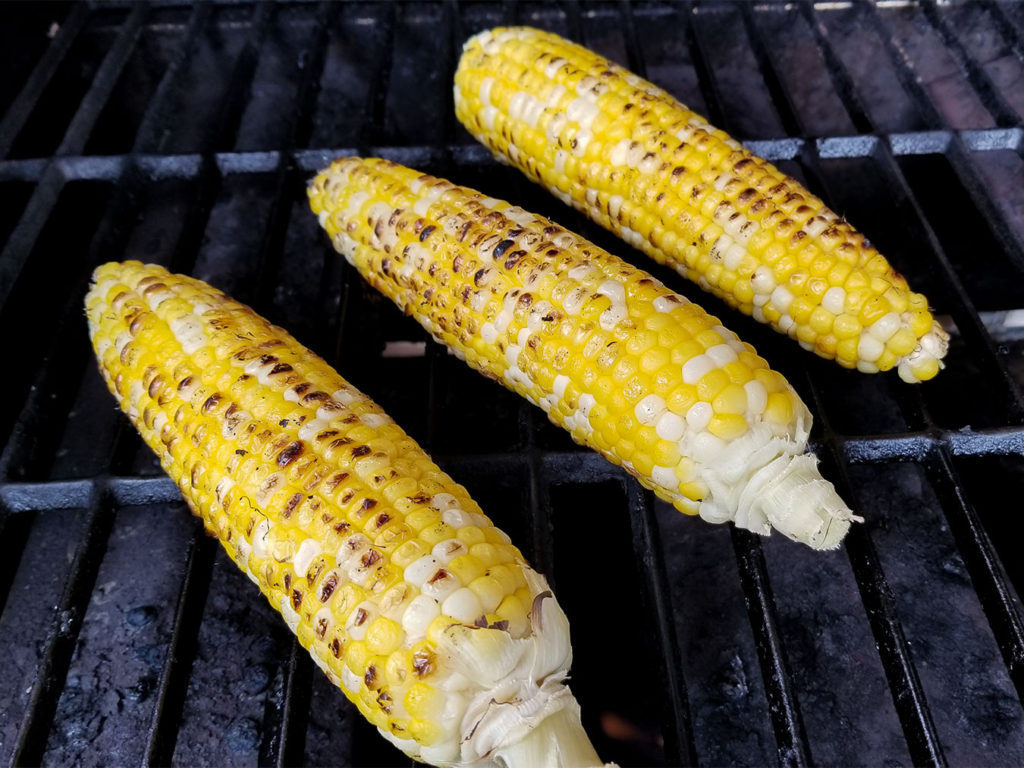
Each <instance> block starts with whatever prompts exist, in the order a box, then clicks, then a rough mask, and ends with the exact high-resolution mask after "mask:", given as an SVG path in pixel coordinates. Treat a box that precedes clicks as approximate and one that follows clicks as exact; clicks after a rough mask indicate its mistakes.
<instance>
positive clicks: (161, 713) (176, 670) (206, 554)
mask: <svg viewBox="0 0 1024 768" xmlns="http://www.w3.org/2000/svg"><path fill="white" fill-rule="evenodd" d="M154 482H156V481H154ZM172 488H174V486H173V484H172ZM176 492H177V488H174V493H172V494H169V495H172V496H174V498H172V499H168V501H175V502H176V501H177V493H176ZM195 529H196V532H195V535H194V536H193V538H192V542H191V544H190V548H189V552H188V558H187V560H186V562H185V577H184V580H183V581H182V586H181V596H180V597H179V599H178V604H177V605H176V606H175V608H174V625H173V629H172V632H171V638H170V641H169V643H168V646H167V655H166V656H165V657H164V663H163V668H162V669H161V670H160V678H159V680H158V682H157V688H156V693H155V694H154V698H155V701H156V704H155V706H154V708H153V717H152V719H151V720H150V723H149V732H148V733H147V734H146V758H145V764H146V765H170V764H171V763H172V762H173V758H174V745H175V741H176V739H177V735H178V726H179V724H180V720H181V712H182V708H183V706H184V702H185V696H186V694H187V691H188V680H189V675H190V672H191V670H192V659H194V658H195V654H196V634H197V632H198V629H199V623H200V621H201V620H202V616H203V607H204V605H205V604H206V596H207V593H208V591H209V586H210V573H211V571H212V569H213V558H214V553H215V551H216V546H217V544H216V542H215V541H214V540H213V539H211V538H209V537H207V536H204V535H203V534H202V531H201V525H199V524H198V522H197V524H196V525H195Z"/></svg>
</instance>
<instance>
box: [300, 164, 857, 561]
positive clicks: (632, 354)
mask: <svg viewBox="0 0 1024 768" xmlns="http://www.w3.org/2000/svg"><path fill="white" fill-rule="evenodd" d="M309 196H310V204H311V207H312V209H313V211H314V213H316V214H317V215H318V216H319V219H320V223H321V224H322V225H323V227H324V228H325V229H326V230H327V232H328V233H329V234H330V236H331V239H332V242H333V243H334V246H335V248H337V249H338V250H339V251H340V252H341V253H342V254H344V256H345V257H346V258H347V259H348V261H349V262H350V263H351V264H353V265H354V266H355V267H356V268H357V269H358V270H359V271H360V273H361V274H362V275H363V277H365V278H366V279H367V281H369V282H370V284H371V285H373V286H374V287H375V288H377V289H378V290H380V291H381V292H382V293H384V294H385V295H386V296H388V297H390V298H391V299H392V300H393V301H394V302H395V303H396V304H398V306H399V307H401V308H402V309H403V310H404V311H405V312H406V313H408V314H410V315H412V316H413V317H415V318H416V320H418V321H419V322H420V323H421V324H422V325H423V326H424V327H425V328H426V329H427V330H428V331H429V332H430V333H431V334H432V335H433V337H434V338H435V339H436V340H437V341H439V342H442V343H444V344H446V345H448V346H449V347H450V348H451V349H452V351H453V352H454V353H455V354H456V355H457V356H459V357H460V358H462V359H464V360H465V361H466V362H467V363H469V365H471V366H472V367H474V368H476V369H477V370H479V371H480V372H481V373H483V374H484V375H485V376H488V377H490V378H492V379H495V380H496V381H499V382H501V383H503V384H504V385H505V386H506V387H508V388H509V389H512V390H513V391H515V392H518V393H519V394H520V395H522V396H524V397H526V398H527V399H529V400H530V401H531V402H532V403H534V404H535V405H538V406H540V407H541V408H543V409H544V410H545V411H546V412H547V414H548V416H549V418H550V419H551V420H552V421H553V422H554V423H555V424H558V425H559V426H562V427H564V428H565V429H567V430H569V432H570V433H571V434H572V436H573V439H574V440H576V441H577V442H579V443H582V444H584V445H588V446H590V447H591V448H594V449H596V450H597V451H599V452H600V453H601V454H603V455H604V456H605V457H607V458H608V459H609V460H611V461H612V462H614V463H615V464H619V465H621V466H623V467H624V468H625V469H626V470H627V471H628V472H630V473H631V474H633V475H635V476H636V477H638V478H639V479H640V482H641V483H643V484H644V485H645V486H646V487H647V488H650V489H652V490H653V491H654V492H655V493H656V494H658V495H659V496H660V497H661V498H663V499H666V500H667V501H670V502H671V503H673V504H674V505H675V506H676V507H677V508H678V509H680V510H681V511H683V512H686V513H689V514H697V513H699V514H700V515H701V516H702V517H703V518H705V519H707V520H710V521H712V522H723V521H726V520H734V521H735V523H736V524H737V525H739V526H740V527H743V528H748V529H750V530H754V531H758V532H760V533H764V534H767V533H769V532H770V530H771V528H772V527H775V528H776V529H778V530H779V531H781V532H782V533H784V534H786V535H787V536H790V537H791V538H794V539H797V540H799V541H802V542H804V543H806V544H809V545H810V546H812V547H815V548H833V547H836V546H838V545H839V542H840V541H841V540H842V538H843V536H844V535H845V533H846V530H847V529H848V527H849V524H850V520H851V519H852V516H851V513H850V510H849V509H847V507H846V505H845V504H843V502H842V500H841V499H840V498H839V497H838V496H837V495H836V493H835V489H834V488H833V487H832V485H831V483H829V482H827V481H825V480H824V479H823V478H822V477H821V476H820V474H819V473H818V471H817V467H816V459H815V458H814V457H813V456H812V455H809V454H805V453H804V449H805V447H806V443H807V436H808V432H809V430H810V424H811V414H810V412H809V411H808V410H807V408H806V406H804V404H803V402H802V401H801V400H800V398H799V396H798V395H797V394H796V392H795V391H794V390H793V388H792V387H791V386H790V385H789V383H788V382H787V381H786V380H785V378H784V377H783V376H782V375H780V374H779V373H777V372H775V371H772V370H770V369H769V367H768V364H767V363H766V362H765V361H764V360H763V359H761V358H760V357H758V356H757V354H756V353H755V351H754V349H753V347H751V346H750V345H749V344H745V343H743V342H741V341H740V340H739V339H738V338H737V337H736V335H735V334H734V333H732V332H731V331H729V330H727V329H726V328H724V327H722V325H721V323H720V322H719V321H718V319H717V318H714V317H711V316H709V315H708V314H706V313H705V312H704V311H703V310H702V309H701V308H700V307H698V306H697V305H696V304H692V303H690V302H689V301H687V300H686V299H685V298H683V297H682V296H679V295H677V294H674V293H672V292H671V291H669V290H668V289H666V288H665V287H664V286H663V285H662V284H661V283H660V282H658V281H657V280H655V279H654V278H652V277H651V276H650V275H648V274H647V273H645V272H643V271H641V270H639V269H636V268H635V267H632V266H630V265H629V264H626V263H625V262H623V261H622V260H620V259H618V258H616V257H615V256H612V255H611V254H609V253H607V252H605V251H603V250H601V249H600V248H598V247H597V246H595V245H593V244H591V243H588V242H587V241H586V240H584V239H582V238H580V237H579V236H577V235H574V234H572V233H570V232H568V231H566V230H565V229H562V228H561V227H559V226H557V225H555V224H553V223H552V222H551V221H549V220H548V219H545V218H543V217H541V216H535V215H533V214H530V213H527V212H526V211H524V210H523V209H521V208H518V207H515V206H512V205H510V204H509V203H506V202H502V201H499V200H495V199H493V198H487V197H484V196H483V195H481V194H480V193H478V192H474V191H472V190H469V189H465V188H462V187H457V186H455V185H454V184H451V183H450V182H447V181H444V180H442V179H436V178H433V177H431V176H426V175H421V174H420V173H418V172H416V171H413V170H411V169H409V168H404V167H402V166H400V165H396V164H395V163H391V162H389V161H386V160H376V159H369V160H363V159H361V158H345V159H341V160H338V161H336V162H335V163H333V164H332V165H331V166H330V168H328V169H327V170H325V171H324V172H322V173H321V174H319V175H318V176H317V177H316V179H315V180H314V181H313V183H312V184H311V185H310V188H309Z"/></svg>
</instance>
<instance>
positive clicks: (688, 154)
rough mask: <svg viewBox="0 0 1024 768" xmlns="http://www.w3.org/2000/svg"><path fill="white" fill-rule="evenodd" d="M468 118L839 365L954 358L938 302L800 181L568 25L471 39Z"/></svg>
mask: <svg viewBox="0 0 1024 768" xmlns="http://www.w3.org/2000/svg"><path fill="white" fill-rule="evenodd" d="M455 108H456V113H457V115H458V118H459V120H461V121H462V123H463V124H464V125H465V126H466V128H467V129H468V130H469V132H470V133H472V134H473V135H474V136H475V137H476V138H477V139H478V140H479V141H481V142H482V143H484V144H485V145H486V146H487V147H489V148H490V149H491V151H492V152H494V153H495V155H496V156H497V157H498V158H499V159H503V160H505V161H508V162H510V163H511V164H512V165H514V166H516V167H517V168H519V169H520V170H521V171H523V172H525V173H526V174H527V175H528V176H529V177H530V178H531V179H533V180H534V181H536V182H539V183H540V184H541V185H543V186H544V187H546V188H547V189H548V190H549V191H551V192H552V193H553V194H554V195H555V196H556V197H558V198H559V199H561V200H562V201H563V202H565V203H566V204H568V205H571V206H573V207H574V208H577V209H579V210H580V211H583V212H584V213H585V214H587V215H588V216H589V217H590V218H591V219H593V220H594V221H596V222H598V223H599V224H601V225H602V226H604V227H606V228H607V229H610V230H611V231H612V232H614V233H615V234H617V235H619V236H620V237H622V238H623V239H624V240H625V241H626V242H627V243H629V244H630V245H632V246H633V247H635V248H638V249H640V250H642V251H644V252H645V253H646V254H647V255H648V256H650V257H652V258H653V259H655V260H656V261H658V262H659V263H662V264H666V265H668V266H670V267H672V268H673V269H675V270H676V271H678V272H679V273H680V274H681V275H682V276H683V277H686V278H689V279H690V280H693V281H694V282H696V283H698V284H699V285H700V286H701V287H702V288H704V289H705V290H708V291H711V292H712V293H714V294H715V295H716V296H718V297H719V298H721V299H723V300H724V301H725V302H727V303H728V304H730V305H731V306H733V307H736V308H738V309H740V310H742V311H743V312H745V313H746V314H748V315H752V316H753V317H754V318H755V319H757V320H759V321H761V322H764V323H769V324H770V325H771V326H772V327H773V328H775V329H776V330H777V331H780V332H782V333H786V334H788V335H789V336H791V337H792V338H794V339H796V340H797V341H798V342H799V343H800V345H801V346H803V347H804V348H805V349H808V350H812V351H814V352H815V353H817V354H818V355H820V356H822V357H825V358H829V359H834V360H836V361H837V362H838V363H839V364H840V365H843V366H845V367H848V368H853V367H856V368H857V369H859V370H861V371H864V372H867V373H874V372H877V371H885V370H889V369H891V368H893V367H896V368H897V369H898V371H899V375H900V377H901V378H902V379H904V380H905V381H908V382H918V381H924V380H926V379H930V378H932V377H933V376H934V375H935V374H936V373H937V372H938V371H939V369H940V368H941V367H942V362H941V360H942V357H943V356H944V355H945V353H946V347H947V344H948V335H947V334H946V332H945V331H944V330H943V329H942V327H941V326H940V325H939V324H938V322H936V321H935V319H934V318H933V317H932V315H931V312H930V311H929V309H928V304H927V300H926V299H925V297H924V296H922V295H921V294H919V293H914V292H913V291H911V290H910V289H909V287H908V286H907V282H906V280H904V278H903V277H902V276H901V275H899V274H898V273H897V272H896V271H895V270H894V269H893V268H892V267H891V266H890V264H889V262H888V261H887V260H886V259H885V258H884V257H883V256H882V255H881V254H880V253H878V251H877V250H875V248H874V247H872V246H871V245H870V244H869V243H868V242H867V240H865V238H864V236H863V235H861V234H860V233H859V232H857V231H856V230H855V229H854V228H853V227H851V226H850V225H849V224H847V223H846V222H845V221H844V220H843V219H841V218H840V217H838V216H836V214H834V213H833V212H832V211H830V210H828V208H826V207H825V205H824V204H823V203H822V201H821V200H819V199H818V198H816V197H815V196H814V195H812V194H811V193H810V192H808V191H807V190H806V189H804V188H803V187H802V186H801V185H800V184H799V183H798V182H797V181H795V180H794V179H792V178H789V177H787V176H786V175H785V174H783V173H781V172H780V171H779V170H777V169H776V168H774V167H773V166H772V165H771V164H769V163H768V162H766V161H765V160H763V159H761V158H759V157H757V156H755V155H753V154H751V153H750V152H749V151H747V150H746V149H744V148H743V147H742V146H741V145H740V144H739V143H738V142H737V141H735V140H734V139H732V138H730V137H729V136H728V135H727V134H726V133H725V132H723V131H721V130H718V129H716V128H714V127H712V126H711V125H709V124H708V123H707V122H706V121H705V120H704V118H702V117H701V116H700V115H697V114H695V113H694V112H692V111H690V110H689V109H688V108H687V107H685V106H683V105H682V104H680V103H679V102H678V101H676V100H675V99H673V98H672V97H671V96H670V95H669V94H668V93H666V92H665V91H663V90H662V89H660V88H657V87H655V86H654V85H652V84H651V83H649V82H647V81H645V80H642V79H641V78H639V77H637V76H636V75H634V74H632V73H630V72H628V71H627V70H625V69H623V68H622V67H619V66H617V65H616V64H613V63H612V62H610V61H608V60H607V59H604V58H602V57H601V56H598V55H597V54H595V53H593V52H592V51H589V50H587V49H586V48H583V47H581V46H578V45H575V44H573V43H570V42H569V41H567V40H564V39H562V38H561V37H559V36H558V35H554V34H551V33H548V32H542V31H540V30H537V29H531V28H526V27H518V28H498V29H494V30H491V31H486V32H483V33H481V34H479V35H477V36H475V37H473V38H471V39H470V40H469V41H468V42H467V43H466V45H465V49H464V52H463V54H462V58H461V60H460V61H459V66H458V70H457V72H456V74H455Z"/></svg>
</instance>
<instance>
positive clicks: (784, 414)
mask: <svg viewBox="0 0 1024 768" xmlns="http://www.w3.org/2000/svg"><path fill="white" fill-rule="evenodd" d="M764 415H765V418H767V419H768V420H769V421H771V422H772V423H774V424H788V423H789V421H790V419H792V418H793V403H792V402H791V400H790V395H789V393H788V392H772V393H771V394H770V395H768V404H767V405H766V406H765V409H764Z"/></svg>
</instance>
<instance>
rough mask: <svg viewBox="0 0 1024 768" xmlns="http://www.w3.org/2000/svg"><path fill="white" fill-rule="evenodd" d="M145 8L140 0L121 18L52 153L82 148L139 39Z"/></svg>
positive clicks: (71, 151) (78, 150)
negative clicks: (116, 34) (97, 67)
mask: <svg viewBox="0 0 1024 768" xmlns="http://www.w3.org/2000/svg"><path fill="white" fill-rule="evenodd" d="M148 10H149V9H148V7H147V6H146V5H144V4H141V3H140V4H138V5H136V6H135V8H134V9H133V10H132V12H131V13H130V14H129V15H128V18H127V19H125V21H124V24H122V25H121V31H120V32H119V33H118V37H117V42H116V43H114V45H113V47H112V48H111V49H110V51H109V53H108V54H107V55H106V56H105V57H104V59H103V64H102V65H100V68H99V70H97V72H96V77H95V79H94V80H93V83H92V85H91V86H90V88H89V91H88V92H87V93H86V94H85V96H84V97H83V98H82V101H81V103H80V104H79V107H78V110H77V111H76V112H75V116H74V117H73V118H72V119H71V122H70V123H69V124H68V127H67V130H66V131H65V132H64V138H63V140H62V141H61V143H60V145H59V146H58V147H57V150H56V152H55V153H54V155H55V156H57V157H60V156H61V155H77V154H79V153H81V151H82V150H83V149H84V148H85V142H86V140H87V139H88V137H89V134H90V132H91V131H92V129H93V126H94V125H95V124H96V119H97V118H98V117H99V115H100V110H101V109H102V108H103V106H104V104H106V102H107V99H108V98H110V94H111V92H112V91H113V90H114V86H115V85H116V84H117V79H118V77H120V75H121V73H122V71H123V70H124V67H125V65H126V64H127V63H128V58H129V56H131V54H132V49H133V48H134V47H135V44H136V42H137V41H138V39H139V35H140V34H141V32H142V25H143V24H144V23H145V20H146V15H147V13H148Z"/></svg>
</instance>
